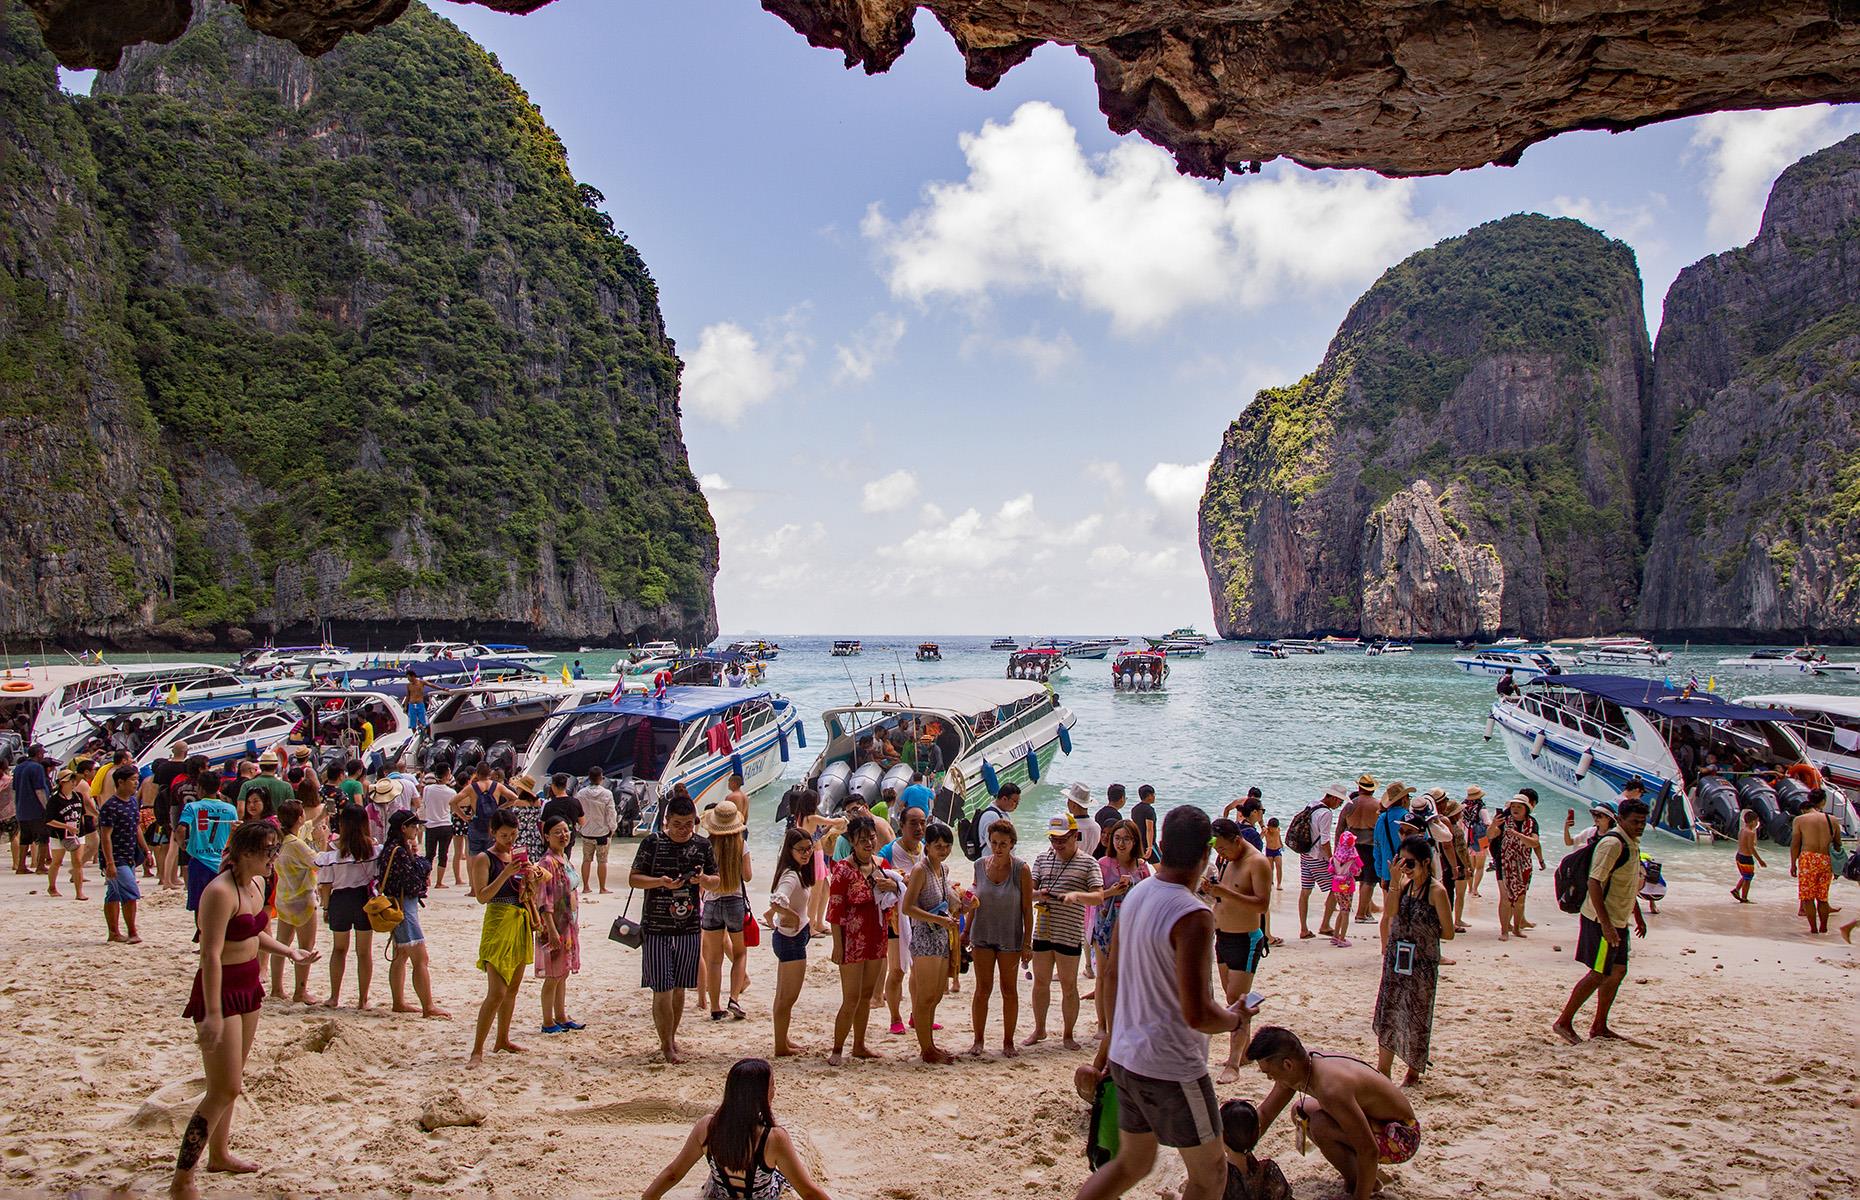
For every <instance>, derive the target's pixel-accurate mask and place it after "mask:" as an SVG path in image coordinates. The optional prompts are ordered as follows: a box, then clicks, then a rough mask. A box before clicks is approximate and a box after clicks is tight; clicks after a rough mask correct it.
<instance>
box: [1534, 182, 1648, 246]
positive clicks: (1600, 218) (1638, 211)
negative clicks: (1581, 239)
mask: <svg viewBox="0 0 1860 1200" xmlns="http://www.w3.org/2000/svg"><path fill="white" fill-rule="evenodd" d="M1546 208H1547V209H1548V212H1549V215H1550V216H1553V217H1573V218H1575V219H1576V220H1578V221H1581V222H1582V223H1583V224H1584V225H1588V226H1590V227H1592V228H1595V229H1599V230H1601V231H1602V232H1603V233H1606V234H1607V235H1608V236H1610V237H1614V238H1620V239H1621V240H1622V241H1625V242H1633V243H1635V245H1636V246H1638V245H1640V244H1641V243H1642V242H1646V241H1648V240H1649V239H1650V238H1652V237H1653V235H1654V234H1655V233H1656V231H1657V230H1658V228H1659V221H1660V217H1659V215H1658V213H1657V212H1656V211H1655V210H1656V209H1660V210H1664V209H1665V208H1666V197H1665V196H1663V195H1661V194H1660V193H1658V192H1655V193H1653V194H1651V195H1650V196H1649V197H1648V198H1647V203H1645V204H1614V203H1612V202H1610V201H1607V200H1592V199H1590V198H1589V197H1587V196H1557V197H1555V198H1554V199H1552V200H1551V201H1550V203H1549V204H1548V205H1547V206H1546Z"/></svg>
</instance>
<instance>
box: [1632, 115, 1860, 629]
mask: <svg viewBox="0 0 1860 1200" xmlns="http://www.w3.org/2000/svg"><path fill="white" fill-rule="evenodd" d="M1655 364H1656V365H1655V370H1654V373H1653V378H1652V387H1651V391H1650V397H1649V404H1648V428H1649V429H1650V430H1655V431H1660V433H1661V434H1662V436H1659V437H1656V438H1654V439H1651V441H1650V450H1651V451H1652V454H1651V459H1650V461H1651V463H1652V465H1653V467H1654V470H1652V471H1651V472H1650V473H1649V476H1650V478H1651V479H1653V480H1655V481H1656V482H1658V483H1659V484H1660V485H1661V486H1660V489H1659V491H1658V493H1657V494H1656V495H1655V496H1654V497H1653V498H1652V502H1651V503H1650V504H1649V506H1648V507H1649V511H1650V512H1651V513H1653V514H1655V519H1654V521H1653V524H1652V539H1651V542H1650V544H1649V547H1648V551H1647V560H1646V575H1645V581H1644V594H1643V596H1642V600H1641V609H1640V622H1641V624H1643V625H1645V626H1647V627H1649V628H1654V629H1660V630H1668V631H1673V632H1675V633H1681V632H1683V633H1686V634H1690V635H1692V636H1695V637H1713V636H1724V635H1726V634H1742V633H1746V632H1771V633H1775V634H1777V635H1789V636H1802V637H1808V638H1814V639H1823V640H1834V639H1840V640H1848V641H1852V640H1856V639H1860V136H1857V137H1852V138H1849V139H1847V140H1846V141H1844V142H1842V143H1840V144H1839V145H1837V146H1833V147H1831V148H1829V149H1827V150H1823V151H1821V152H1820V153H1818V154H1813V155H1810V156H1809V157H1807V158H1805V159H1803V160H1802V161H1800V162H1798V163H1796V164H1795V165H1794V166H1792V167H1790V168H1789V169H1788V170H1787V171H1785V172H1783V174H1782V177H1781V178H1779V179H1778V180H1777V181H1776V185H1775V187H1774V188H1773V189H1772V190H1771V193H1770V199H1769V205H1768V207H1767V209H1766V210H1765V212H1764V216H1763V226H1762V229H1761V231H1760V232H1759V233H1758V235H1757V237H1756V240H1755V241H1753V242H1751V243H1750V244H1749V245H1748V246H1745V247H1743V248H1741V249H1738V250H1732V251H1729V252H1727V253H1724V254H1718V255H1714V256H1712V257H1711V258H1707V259H1705V260H1704V261H1702V262H1699V263H1696V264H1694V265H1693V266H1691V267H1688V268H1687V269H1686V270H1685V271H1683V272H1681V273H1680V275H1679V278H1678V279H1677V280H1676V281H1675V282H1674V284H1673V287H1672V290H1671V291H1669V292H1668V293H1667V297H1666V315H1665V322H1664V324H1663V325H1662V327H1661V330H1660V337H1659V343H1658V346H1657V350H1656V356H1655ZM1668 431H1670V434H1669V432H1668Z"/></svg>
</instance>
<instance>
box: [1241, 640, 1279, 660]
mask: <svg viewBox="0 0 1860 1200" xmlns="http://www.w3.org/2000/svg"><path fill="white" fill-rule="evenodd" d="M1247 653H1248V654H1251V655H1252V656H1253V657H1254V658H1287V657H1289V655H1287V654H1286V652H1285V647H1284V646H1281V645H1279V643H1277V642H1255V643H1254V644H1253V648H1252V649H1251V650H1248V651H1247Z"/></svg>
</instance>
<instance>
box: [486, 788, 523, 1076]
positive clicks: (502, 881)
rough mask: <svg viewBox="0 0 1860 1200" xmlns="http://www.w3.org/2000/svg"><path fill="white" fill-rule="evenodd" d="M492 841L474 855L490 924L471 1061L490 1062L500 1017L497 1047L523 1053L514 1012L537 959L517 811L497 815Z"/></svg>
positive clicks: (492, 825) (502, 810)
mask: <svg viewBox="0 0 1860 1200" xmlns="http://www.w3.org/2000/svg"><path fill="white" fill-rule="evenodd" d="M490 837H491V841H490V843H489V844H488V845H487V846H486V847H485V850H484V853H482V854H474V855H472V857H471V895H472V899H474V900H476V901H477V902H478V903H479V904H482V905H483V906H484V927H483V929H482V931H481V932H480V933H479V936H478V966H479V968H480V969H481V970H483V972H484V1002H483V1003H481V1004H479V1005H478V1027H477V1030H476V1031H475V1032H474V1033H473V1035H472V1043H471V1061H472V1062H474V1063H478V1062H483V1061H484V1039H485V1037H486V1036H487V1035H488V1034H489V1033H490V1032H491V1023H492V1021H493V1020H495V1021H496V1022H497V1042H496V1044H495V1046H494V1048H495V1049H497V1050H499V1051H502V1052H503V1053H506V1054H520V1053H522V1052H523V1047H522V1046H519V1045H517V1044H516V1043H515V1042H513V1041H511V1040H510V1017H511V1014H512V1013H513V1012H515V1011H516V1007H517V992H518V989H520V988H521V987H522V986H523V969H524V968H525V967H527V966H529V965H530V963H531V962H533V961H534V960H535V956H536V951H535V947H534V946H533V945H531V942H530V938H531V935H532V927H531V925H530V914H529V905H528V898H527V897H526V896H525V894H524V890H525V887H526V886H527V885H526V882H525V876H526V874H527V872H528V870H529V865H530V859H529V855H528V854H526V853H525V852H524V851H523V850H522V849H520V848H519V847H518V846H517V814H516V813H514V812H512V811H511V810H510V809H508V808H500V809H498V810H496V811H495V812H493V813H492V814H491V818H490Z"/></svg>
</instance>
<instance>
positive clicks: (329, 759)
mask: <svg viewBox="0 0 1860 1200" xmlns="http://www.w3.org/2000/svg"><path fill="white" fill-rule="evenodd" d="M343 757H344V756H343V753H342V747H341V746H325V747H323V753H321V754H319V755H317V762H316V773H317V778H319V779H324V780H332V779H334V778H335V777H336V776H338V775H341V774H342V763H343Z"/></svg>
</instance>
